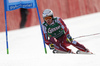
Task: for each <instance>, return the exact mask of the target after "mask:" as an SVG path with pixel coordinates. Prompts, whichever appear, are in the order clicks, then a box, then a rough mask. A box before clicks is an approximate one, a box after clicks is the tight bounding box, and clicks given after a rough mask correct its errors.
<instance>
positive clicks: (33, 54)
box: [0, 13, 100, 66]
mask: <svg viewBox="0 0 100 66" xmlns="http://www.w3.org/2000/svg"><path fill="white" fill-rule="evenodd" d="M64 21H65V23H66V25H67V27H68V28H69V30H70V34H71V35H72V37H73V38H75V37H78V36H82V35H90V34H95V33H100V30H99V28H100V13H94V14H89V15H84V16H80V17H75V18H70V19H65V20H64ZM5 39H6V36H5V32H1V33H0V66H100V63H99V61H100V52H99V51H100V48H99V47H100V42H99V41H100V35H99V34H98V35H93V36H88V37H83V38H77V39H75V40H76V41H78V42H79V43H81V44H83V45H85V46H86V47H87V48H88V49H89V50H90V51H92V52H93V53H94V54H93V55H82V54H53V53H52V51H51V50H49V47H48V46H46V48H47V54H45V52H44V46H43V40H42V35H41V31H40V26H39V25H38V26H33V27H29V28H23V29H19V30H13V31H8V44H9V54H7V52H6V40H5ZM69 48H71V49H72V50H73V51H74V52H75V51H76V50H77V49H76V48H74V47H73V46H69Z"/></svg>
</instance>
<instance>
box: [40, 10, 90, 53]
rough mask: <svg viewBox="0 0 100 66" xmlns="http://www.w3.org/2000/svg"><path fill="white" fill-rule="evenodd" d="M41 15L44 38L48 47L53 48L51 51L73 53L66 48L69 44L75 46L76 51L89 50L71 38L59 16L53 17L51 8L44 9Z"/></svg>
mask: <svg viewBox="0 0 100 66" xmlns="http://www.w3.org/2000/svg"><path fill="white" fill-rule="evenodd" d="M42 16H43V19H44V22H43V24H42V29H43V34H44V40H45V43H46V44H47V45H48V46H49V47H50V49H53V53H59V52H64V53H73V52H72V50H71V49H69V48H67V47H68V46H69V45H72V46H74V47H76V48H77V49H78V51H82V52H89V50H88V49H87V48H85V47H84V46H83V45H82V44H80V43H78V42H77V41H75V40H73V39H72V37H71V36H70V33H69V29H68V28H67V26H66V25H65V23H64V21H63V20H62V19H61V18H59V17H54V16H53V11H52V10H50V9H46V10H44V11H43V14H42ZM77 53H78V52H77Z"/></svg>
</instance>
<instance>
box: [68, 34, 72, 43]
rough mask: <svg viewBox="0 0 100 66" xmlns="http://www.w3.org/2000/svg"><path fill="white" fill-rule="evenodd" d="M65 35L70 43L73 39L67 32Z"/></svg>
mask: <svg viewBox="0 0 100 66" xmlns="http://www.w3.org/2000/svg"><path fill="white" fill-rule="evenodd" d="M66 37H67V39H66V41H67V42H69V43H71V42H72V41H73V38H72V37H71V36H70V35H69V34H67V35H66Z"/></svg>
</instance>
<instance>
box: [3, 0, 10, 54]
mask: <svg viewBox="0 0 100 66" xmlns="http://www.w3.org/2000/svg"><path fill="white" fill-rule="evenodd" d="M4 13H5V30H6V46H7V54H9V48H8V33H7V18H6V0H4Z"/></svg>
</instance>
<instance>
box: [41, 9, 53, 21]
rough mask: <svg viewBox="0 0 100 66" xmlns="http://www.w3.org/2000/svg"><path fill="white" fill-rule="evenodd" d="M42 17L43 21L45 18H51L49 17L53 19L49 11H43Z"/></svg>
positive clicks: (51, 12)
mask: <svg viewBox="0 0 100 66" xmlns="http://www.w3.org/2000/svg"><path fill="white" fill-rule="evenodd" d="M42 16H43V19H44V18H45V17H49V16H51V17H52V18H53V11H52V10H50V9H45V10H44V11H43V14H42Z"/></svg>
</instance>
